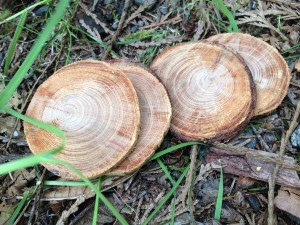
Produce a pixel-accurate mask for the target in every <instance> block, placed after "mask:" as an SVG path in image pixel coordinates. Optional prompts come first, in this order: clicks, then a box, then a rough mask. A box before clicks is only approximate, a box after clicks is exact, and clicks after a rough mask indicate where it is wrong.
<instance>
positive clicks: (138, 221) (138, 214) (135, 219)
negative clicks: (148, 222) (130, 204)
mask: <svg viewBox="0 0 300 225" xmlns="http://www.w3.org/2000/svg"><path fill="white" fill-rule="evenodd" d="M143 200H144V197H141V198H140V200H139V203H138V206H137V208H136V211H135V218H134V225H138V224H139V223H140V220H139V217H140V213H141V206H142V203H143Z"/></svg>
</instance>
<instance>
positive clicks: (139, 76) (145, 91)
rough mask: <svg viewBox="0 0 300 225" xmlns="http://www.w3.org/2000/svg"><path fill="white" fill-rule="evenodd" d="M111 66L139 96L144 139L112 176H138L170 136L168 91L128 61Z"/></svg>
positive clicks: (150, 75)
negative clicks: (126, 79) (166, 136)
mask: <svg viewBox="0 0 300 225" xmlns="http://www.w3.org/2000/svg"><path fill="white" fill-rule="evenodd" d="M109 62H110V63H111V64H112V65H113V66H115V67H117V68H119V69H121V70H122V71H123V72H124V73H125V74H126V75H127V76H128V77H129V79H130V81H131V82H132V84H133V86H134V88H135V90H136V92H137V95H138V99H139V105H140V114H141V128H140V135H139V138H138V141H137V143H136V145H135V147H134V150H133V151H132V152H131V153H130V154H129V156H128V157H127V158H126V159H125V160H124V161H123V162H122V163H121V164H120V165H119V166H117V167H116V168H114V169H113V170H112V171H111V172H110V174H112V175H121V174H127V173H132V172H134V171H135V170H137V169H138V168H140V167H141V166H142V165H143V164H144V163H145V162H146V161H147V159H149V158H150V157H151V156H152V155H153V153H154V152H155V150H156V149H157V147H158V146H159V145H160V144H161V142H162V140H163V138H164V136H165V134H166V133H167V132H168V129H169V127H170V121H171V114H172V109H171V103H170V100H169V97H168V94H167V91H166V89H165V88H164V86H163V85H162V84H161V83H160V82H159V81H158V79H157V78H156V77H155V76H154V75H153V74H152V73H151V72H150V71H149V70H147V69H146V68H144V67H142V66H140V65H139V64H137V63H134V62H130V61H128V60H112V61H109Z"/></svg>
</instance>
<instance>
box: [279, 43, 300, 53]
mask: <svg viewBox="0 0 300 225" xmlns="http://www.w3.org/2000/svg"><path fill="white" fill-rule="evenodd" d="M297 48H300V43H298V44H295V45H294V46H292V47H290V48H289V49H287V50H285V51H282V52H281V54H285V53H288V52H290V51H293V50H296V49H297Z"/></svg>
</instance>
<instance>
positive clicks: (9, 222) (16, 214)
mask: <svg viewBox="0 0 300 225" xmlns="http://www.w3.org/2000/svg"><path fill="white" fill-rule="evenodd" d="M28 197H29V192H25V193H24V195H23V198H22V200H21V201H20V202H19V203H18V207H17V208H16V210H15V211H14V213H13V214H12V216H11V217H10V218H9V220H8V221H7V223H6V224H7V225H12V224H14V221H15V220H16V218H17V217H18V215H19V214H20V212H21V209H22V208H23V207H24V205H25V203H26V201H27V199H28Z"/></svg>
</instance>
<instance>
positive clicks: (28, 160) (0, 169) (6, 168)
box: [0, 154, 52, 175]
mask: <svg viewBox="0 0 300 225" xmlns="http://www.w3.org/2000/svg"><path fill="white" fill-rule="evenodd" d="M41 156H43V157H50V156H52V155H51V154H39V155H30V156H26V157H23V158H21V159H17V160H14V161H11V162H8V163H4V164H1V165H0V175H4V174H7V173H10V172H13V171H15V170H20V169H23V168H27V167H31V166H35V165H37V164H39V163H40V162H41Z"/></svg>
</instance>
